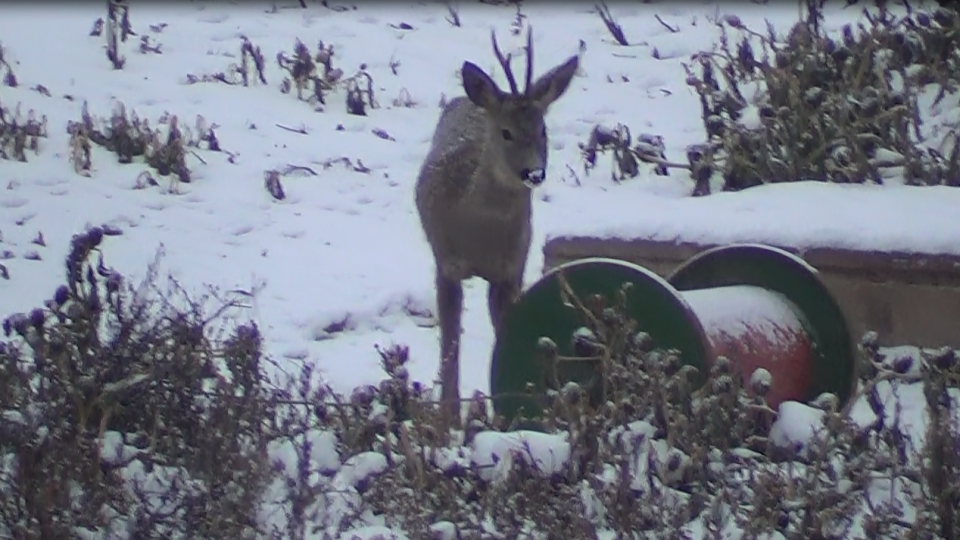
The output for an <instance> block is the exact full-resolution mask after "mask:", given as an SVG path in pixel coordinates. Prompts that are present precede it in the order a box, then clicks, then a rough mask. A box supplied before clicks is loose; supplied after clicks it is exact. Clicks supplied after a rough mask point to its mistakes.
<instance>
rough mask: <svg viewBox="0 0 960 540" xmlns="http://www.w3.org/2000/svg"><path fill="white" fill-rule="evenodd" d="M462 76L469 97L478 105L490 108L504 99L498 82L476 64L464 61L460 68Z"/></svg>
mask: <svg viewBox="0 0 960 540" xmlns="http://www.w3.org/2000/svg"><path fill="white" fill-rule="evenodd" d="M460 76H461V77H462V78H463V89H464V91H466V93H467V97H468V98H470V101H472V102H473V103H474V105H476V106H477V107H480V108H482V109H490V108H493V107H496V106H498V105H499V104H500V102H501V101H502V100H503V92H501V91H500V88H498V87H497V83H495V82H493V79H491V78H490V76H489V75H487V74H486V73H484V71H483V70H482V69H480V68H479V67H477V65H476V64H474V63H472V62H464V63H463V67H462V68H460Z"/></svg>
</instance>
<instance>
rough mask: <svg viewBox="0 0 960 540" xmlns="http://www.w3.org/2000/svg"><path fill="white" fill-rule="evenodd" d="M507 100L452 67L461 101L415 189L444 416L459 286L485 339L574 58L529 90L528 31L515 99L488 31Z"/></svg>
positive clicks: (443, 118)
mask: <svg viewBox="0 0 960 540" xmlns="http://www.w3.org/2000/svg"><path fill="white" fill-rule="evenodd" d="M491 41H492V44H493V51H494V54H495V55H496V57H497V60H498V61H499V63H500V65H501V66H502V68H503V70H504V73H505V75H506V77H507V81H508V83H509V85H510V89H509V91H504V90H501V89H500V88H499V87H498V86H497V84H496V83H495V82H494V81H493V79H491V78H490V76H489V75H487V74H486V73H485V72H484V71H483V70H482V69H480V68H479V67H477V66H476V65H475V64H473V63H470V62H464V63H463V67H462V68H461V76H462V78H463V88H464V90H465V93H466V96H465V97H457V98H454V99H452V100H451V101H450V102H449V103H447V105H446V106H445V107H444V109H443V112H442V113H441V115H440V119H439V121H438V123H437V127H436V130H435V131H434V134H433V140H432V142H431V146H430V150H429V152H428V154H427V157H426V158H425V160H424V162H423V166H422V167H421V169H420V174H419V176H418V178H417V185H416V203H417V211H418V212H419V214H420V222H421V224H422V226H423V230H424V233H425V234H426V237H427V241H428V242H429V244H430V247H431V249H432V251H433V256H434V260H435V263H436V294H437V311H438V314H437V315H438V318H439V321H440V383H441V386H442V400H443V402H444V408H445V412H446V414H449V415H451V416H452V417H453V418H455V421H456V422H458V423H459V418H460V334H461V315H462V312H463V284H462V281H463V280H464V279H467V278H471V277H474V276H478V277H480V278H482V279H484V280H486V281H487V283H488V291H487V308H488V310H489V314H490V322H491V323H492V325H493V328H494V332H497V331H498V330H499V327H500V322H501V320H502V318H503V315H504V312H505V311H506V309H507V308H508V307H509V306H510V304H511V303H512V302H513V301H514V300H515V299H516V298H517V296H518V295H519V293H520V289H521V286H522V282H523V271H524V268H525V266H526V261H527V254H528V252H529V250H530V238H531V234H532V225H531V191H532V189H533V188H534V187H536V186H538V185H540V184H541V183H542V182H543V181H544V180H545V178H546V170H547V128H546V125H545V124H544V115H545V114H546V112H547V109H548V108H549V106H550V104H551V103H553V102H554V101H556V100H557V99H558V98H559V97H560V96H562V95H563V93H564V92H565V91H566V90H567V87H568V86H569V85H570V81H571V80H572V79H573V75H574V74H575V73H576V71H577V68H578V66H579V59H578V57H577V56H572V57H570V58H569V59H568V60H567V61H565V62H564V63H563V64H560V65H559V66H557V67H555V68H553V69H552V70H550V71H549V72H548V73H546V74H544V75H543V76H541V77H540V78H539V79H537V80H536V81H535V82H533V83H532V84H531V78H532V76H533V36H532V32H531V31H530V30H529V29H528V33H527V44H526V60H527V62H526V68H527V71H526V78H525V87H524V89H523V91H522V92H521V91H520V90H519V89H518V87H517V83H516V79H515V78H514V75H513V72H512V71H511V69H510V59H511V55H509V54H508V55H507V57H506V58H504V56H503V54H502V53H501V52H500V48H499V46H498V45H497V38H496V35H495V34H494V33H493V32H491Z"/></svg>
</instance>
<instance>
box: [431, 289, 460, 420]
mask: <svg viewBox="0 0 960 540" xmlns="http://www.w3.org/2000/svg"><path fill="white" fill-rule="evenodd" d="M436 285H437V312H438V313H437V314H438V316H439V318H440V387H441V394H440V395H441V400H442V401H443V404H444V409H445V411H446V413H447V414H448V415H449V418H450V419H451V421H453V422H454V423H455V424H456V425H459V423H460V332H461V327H460V317H461V315H462V313H463V283H462V282H461V281H460V280H459V279H450V278H447V277H444V276H443V275H442V274H441V273H440V272H439V271H438V272H437V282H436Z"/></svg>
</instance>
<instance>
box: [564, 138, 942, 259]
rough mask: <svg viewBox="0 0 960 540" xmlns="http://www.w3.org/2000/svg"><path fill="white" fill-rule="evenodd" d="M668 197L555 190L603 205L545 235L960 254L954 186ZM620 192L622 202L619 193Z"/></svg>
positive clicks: (803, 185)
mask: <svg viewBox="0 0 960 540" xmlns="http://www.w3.org/2000/svg"><path fill="white" fill-rule="evenodd" d="M667 141H668V146H667V147H668V148H669V147H670V145H669V138H668V139H667ZM598 161H599V160H598ZM643 181H644V182H646V180H643ZM631 187H632V188H634V189H637V190H639V189H641V188H640V187H636V186H631ZM629 190H630V188H628V189H627V190H624V191H629ZM585 191H586V190H585ZM618 191H619V189H618ZM670 195H671V196H665V195H664V194H663V193H656V192H644V193H636V194H633V193H631V195H630V197H629V204H610V202H611V200H610V197H609V196H608V194H606V193H603V194H598V193H595V192H591V193H589V194H585V193H573V192H565V193H563V194H558V195H557V196H556V197H554V201H552V202H554V203H555V204H558V205H562V204H572V203H573V201H577V203H578V204H583V205H585V206H586V205H594V204H596V205H598V206H599V205H601V204H604V202H606V204H605V205H604V206H603V208H604V212H602V213H580V214H579V215H578V216H577V217H578V219H576V220H569V221H566V222H563V223H560V224H558V226H557V227H554V228H551V230H550V233H549V234H548V235H547V236H548V239H552V238H559V237H570V236H589V237H596V238H637V239H645V240H657V241H664V242H670V241H675V242H691V243H699V244H703V245H711V244H726V243H735V242H746V243H761V244H771V245H775V246H780V247H785V248H798V249H801V250H802V249H810V248H837V249H858V250H864V251H881V252H897V251H901V252H908V253H910V252H916V253H928V254H950V255H957V254H960V243H958V242H957V239H956V233H955V232H954V231H956V230H957V227H958V226H960V216H958V215H957V214H956V212H954V211H953V209H954V208H956V207H957V206H956V205H958V204H960V191H958V190H956V189H954V188H951V187H942V186H934V187H915V186H904V185H897V184H893V185H884V186H872V185H852V184H847V185H844V184H825V183H822V182H814V181H810V182H796V183H790V184H767V185H764V186H758V187H756V188H751V189H748V190H745V191H742V192H739V193H717V194H714V195H711V196H710V197H705V198H701V197H698V198H691V197H686V194H682V195H676V194H670ZM673 195H676V196H673ZM621 197H622V200H623V201H625V202H626V201H627V197H626V196H625V195H622V196H621ZM720 224H722V225H720Z"/></svg>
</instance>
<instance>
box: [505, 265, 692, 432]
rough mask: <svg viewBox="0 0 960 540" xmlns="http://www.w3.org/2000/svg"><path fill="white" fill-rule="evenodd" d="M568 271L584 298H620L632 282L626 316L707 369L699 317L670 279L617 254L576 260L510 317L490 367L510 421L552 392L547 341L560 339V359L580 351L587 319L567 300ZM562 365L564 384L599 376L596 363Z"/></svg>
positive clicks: (526, 296) (529, 294)
mask: <svg viewBox="0 0 960 540" xmlns="http://www.w3.org/2000/svg"><path fill="white" fill-rule="evenodd" d="M561 273H562V274H563V276H564V278H566V280H567V283H568V284H569V285H570V288H571V289H572V290H573V291H574V292H575V294H576V295H577V296H578V297H579V298H581V299H585V298H587V297H589V296H591V295H594V294H600V295H603V296H604V297H606V298H609V299H613V298H616V295H617V293H618V292H619V291H620V289H621V287H622V286H623V284H624V283H630V284H632V287H631V288H630V289H629V290H628V291H627V293H626V294H627V312H628V313H627V314H628V316H629V317H631V318H633V319H634V320H636V321H637V323H638V324H639V328H640V329H642V331H644V332H647V333H648V334H650V336H652V337H653V341H654V346H655V347H658V348H663V349H679V350H681V351H683V361H684V362H686V363H691V364H693V365H695V366H697V367H700V368H701V369H702V368H703V366H705V365H706V362H707V350H708V349H707V348H706V346H705V343H704V341H703V339H704V338H703V329H702V328H701V327H700V322H699V321H698V320H697V318H696V317H695V316H694V314H693V312H692V311H691V310H690V306H689V305H687V303H686V302H685V301H684V300H683V298H682V297H680V295H679V294H678V293H677V291H676V290H675V289H674V288H673V287H671V286H670V285H669V284H668V283H667V282H666V281H664V280H663V278H661V277H660V276H658V275H656V274H655V273H653V272H651V271H650V270H647V269H646V268H643V267H642V266H638V265H635V264H631V263H628V262H624V261H618V260H614V259H605V258H590V259H581V260H578V261H573V262H570V263H567V264H564V265H561V266H558V267H557V268H554V269H553V270H551V271H550V272H549V273H547V274H546V275H544V276H543V278H541V279H540V280H539V281H538V282H537V283H535V284H534V285H533V286H531V287H530V288H529V289H528V290H527V291H525V292H524V293H523V294H522V295H521V297H520V298H519V299H518V301H517V302H516V303H515V304H514V305H513V306H512V307H511V309H510V310H509V311H508V312H507V313H506V315H505V318H504V322H503V331H502V332H501V333H500V336H499V338H498V339H497V342H496V344H495V345H494V351H493V357H492V362H491V365H490V391H491V395H492V396H494V408H495V410H496V411H497V413H499V414H502V415H503V416H504V417H505V418H506V419H507V421H508V422H510V421H512V420H513V419H514V418H517V417H518V416H520V415H521V413H522V415H523V416H524V417H527V418H529V417H536V416H539V415H540V411H541V410H542V407H543V400H542V399H541V398H538V397H537V395H538V394H539V395H541V396H542V395H543V393H544V392H545V391H546V390H547V380H548V379H547V376H548V367H547V366H546V365H545V363H544V362H543V361H542V360H541V359H540V356H541V355H539V354H538V342H539V340H540V339H541V338H543V337H546V338H549V339H551V340H552V341H553V342H554V343H556V345H557V352H558V354H559V355H560V356H571V357H572V356H578V355H577V354H576V351H575V350H574V344H573V340H572V337H573V335H574V332H575V331H576V330H577V329H579V328H581V327H582V326H584V325H583V322H582V321H583V319H582V315H581V314H580V313H578V312H577V310H576V308H574V307H572V306H569V305H566V304H564V302H563V298H562V296H561V286H560V275H561ZM559 366H560V367H559V368H558V371H559V372H558V374H557V378H558V379H559V380H560V382H561V384H562V383H564V382H571V381H573V382H579V383H581V384H587V383H589V382H590V381H591V379H592V378H593V377H594V376H595V370H596V366H597V363H595V362H563V363H562V364H560V365H559ZM528 387H529V389H528ZM598 387H599V385H594V388H598ZM520 394H529V395H520Z"/></svg>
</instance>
